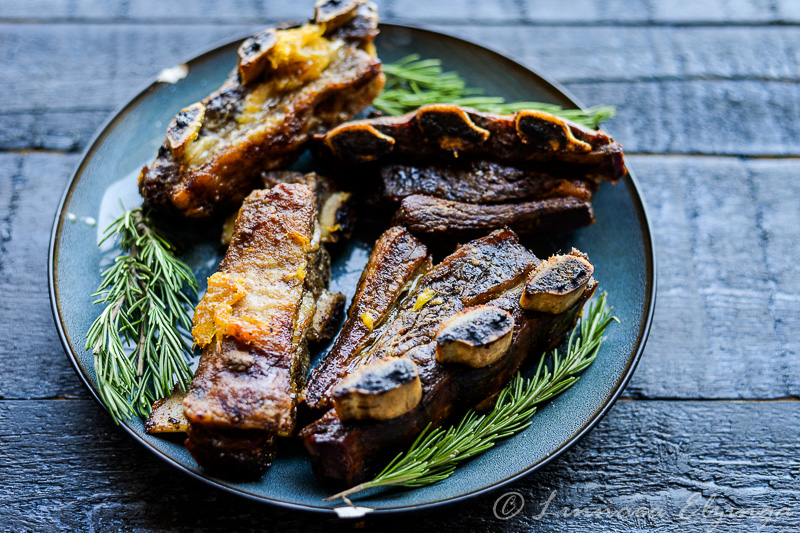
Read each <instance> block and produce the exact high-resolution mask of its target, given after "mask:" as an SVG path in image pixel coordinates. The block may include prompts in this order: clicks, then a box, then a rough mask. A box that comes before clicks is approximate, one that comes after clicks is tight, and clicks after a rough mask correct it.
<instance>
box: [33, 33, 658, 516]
mask: <svg viewBox="0 0 800 533" xmlns="http://www.w3.org/2000/svg"><path fill="white" fill-rule="evenodd" d="M238 45H239V41H235V42H231V43H228V44H226V45H223V46H221V47H218V48H215V49H214V50H211V51H209V52H207V53H205V54H203V55H201V56H199V57H197V58H195V59H192V60H191V61H189V62H188V63H187V64H188V66H189V74H188V76H186V78H184V79H183V80H180V81H179V82H177V83H175V84H169V83H159V82H156V83H153V84H152V85H150V86H149V87H147V89H145V90H144V91H143V92H142V93H140V94H139V95H138V96H136V97H135V98H134V99H133V100H132V101H131V102H129V103H128V104H127V105H126V106H125V107H124V108H122V110H121V111H120V112H119V113H117V114H116V115H115V116H114V117H113V118H112V119H111V121H110V122H109V123H108V124H106V126H105V127H104V128H103V129H102V130H101V131H100V132H99V134H98V135H97V137H96V138H95V140H94V142H92V144H91V145H90V147H89V149H88V150H87V151H86V154H85V155H84V157H83V160H82V161H81V163H80V165H79V166H78V168H77V170H76V171H75V175H74V176H73V177H72V180H71V181H70V184H69V186H68V187H67V190H66V192H65V193H64V198H63V200H62V201H61V206H60V207H59V209H58V212H57V213H56V219H55V223H54V225H53V233H52V237H51V245H50V264H49V266H50V295H51V301H52V306H53V313H54V315H55V319H56V324H57V327H58V330H59V335H60V336H61V340H62V342H63V344H64V348H65V350H66V352H67V355H68V357H69V358H70V360H71V361H72V363H73V365H74V366H75V369H76V371H77V373H78V376H80V378H81V379H82V380H83V381H84V383H85V384H86V386H87V387H88V388H89V390H90V391H91V392H92V394H93V395H95V397H96V396H97V390H96V382H95V375H94V369H93V367H92V356H91V353H89V352H88V351H86V350H84V349H83V343H84V335H85V334H86V331H87V329H88V328H89V325H90V324H91V322H92V320H93V319H94V318H95V317H96V316H97V314H98V313H99V307H96V306H93V305H92V298H90V297H89V295H90V294H91V293H92V292H93V291H94V290H95V288H96V287H97V285H98V283H99V281H100V271H101V268H102V267H104V266H105V265H106V264H107V263H108V262H109V261H110V259H111V257H112V256H113V249H110V248H109V247H105V248H98V246H97V244H98V240H99V238H100V233H101V231H102V228H104V227H106V225H107V224H108V223H109V222H110V221H111V220H112V219H113V218H115V217H116V216H117V214H119V213H120V212H121V210H122V205H123V204H124V206H125V207H126V208H130V207H133V206H136V205H139V204H140V202H141V198H139V195H138V193H137V190H136V178H137V176H138V172H139V170H140V169H141V168H142V165H144V164H146V163H148V162H150V161H151V160H152V159H153V157H154V156H155V153H156V151H157V149H158V147H159V145H160V144H161V142H162V140H163V138H164V131H165V129H166V126H167V124H168V123H169V121H170V120H171V118H172V117H173V116H174V115H175V113H176V112H177V111H178V110H180V109H181V108H183V107H184V106H186V105H189V104H191V103H193V102H196V101H198V100H200V99H201V98H203V97H204V96H206V95H207V94H208V93H209V92H211V91H212V90H213V89H215V88H216V87H218V86H219V85H220V84H221V83H222V82H223V81H224V79H225V78H226V76H227V74H228V72H230V70H231V68H232V66H233V65H235V64H236V50H237V47H238ZM377 46H378V51H379V54H380V57H381V58H382V59H383V60H384V61H386V62H390V61H394V60H397V59H399V58H401V57H404V56H406V55H408V54H411V53H415V52H416V53H419V54H420V55H422V56H423V57H438V58H441V59H442V60H443V62H444V66H445V68H446V69H448V70H450V69H452V70H456V71H458V72H460V73H461V74H462V75H463V76H464V77H465V78H466V79H467V80H468V82H469V84H470V85H471V86H474V87H482V88H483V89H485V91H486V93H487V94H490V95H500V96H504V97H506V98H507V99H508V100H509V101H514V100H517V101H518V100H527V101H531V100H536V101H542V102H552V103H555V104H560V105H562V106H566V107H578V104H577V103H576V101H575V100H574V99H573V98H572V97H570V96H568V95H567V94H566V93H565V91H564V90H563V89H561V88H559V87H558V86H556V85H554V84H553V83H552V82H549V81H547V80H545V79H544V78H542V77H541V76H539V75H537V74H535V73H534V72H532V71H530V70H529V69H527V68H525V67H523V66H521V65H520V64H519V63H516V62H514V61H512V60H510V59H508V58H506V57H504V56H502V55H500V54H498V53H496V52H492V51H490V50H487V49H485V48H483V47H480V46H478V45H475V44H472V43H469V42H466V41H463V40H461V39H457V38H454V37H450V36H447V35H443V34H440V33H435V32H432V31H428V30H423V29H417V28H411V27H406V26H396V25H390V24H386V25H383V26H382V27H381V34H380V37H379V38H378V40H377ZM302 164H303V163H302V161H301V163H300V165H302ZM594 209H595V211H596V214H597V223H596V224H594V225H593V226H591V227H589V228H585V229H582V230H580V231H577V232H575V233H573V234H570V235H567V236H563V237H559V238H555V239H552V240H547V241H541V240H540V241H537V242H535V243H532V247H533V249H534V252H536V253H537V254H538V255H539V256H540V257H546V256H547V255H549V254H551V253H553V252H555V251H557V250H568V249H570V247H571V246H576V247H578V248H579V249H581V250H582V251H584V252H586V253H588V254H589V256H590V257H591V260H592V262H593V263H594V265H595V267H596V271H595V275H596V277H597V279H598V280H599V281H600V287H601V290H604V291H607V292H608V294H609V300H610V302H611V304H612V305H614V307H615V314H616V315H617V316H618V317H619V318H620V320H621V324H618V325H614V326H612V327H610V328H609V330H608V333H607V339H606V341H605V343H604V344H603V348H602V350H601V352H600V354H599V356H598V358H597V361H596V362H595V363H594V364H593V365H592V366H591V367H590V368H589V369H588V370H587V371H586V373H585V374H584V375H583V377H582V378H581V380H580V381H579V382H578V383H577V384H576V385H575V386H574V387H572V388H571V389H569V390H568V391H567V392H566V393H565V394H563V395H562V396H560V397H558V398H557V399H555V400H554V401H553V402H551V403H550V404H548V405H546V406H544V407H543V408H542V409H541V410H540V411H539V412H538V413H537V414H536V416H535V417H534V420H533V424H532V425H531V426H530V427H529V428H528V429H526V430H525V431H524V432H522V433H521V434H519V435H517V436H515V437H513V438H510V439H507V440H505V441H503V442H500V443H499V444H498V445H496V446H495V447H494V448H492V449H491V450H489V451H488V452H487V453H485V454H483V455H482V456H480V457H478V458H476V459H474V460H472V461H470V462H469V463H467V464H464V465H462V466H461V467H460V468H458V470H457V471H456V473H455V474H454V475H453V476H452V477H451V478H449V479H447V480H446V481H444V482H441V483H438V484H436V485H432V486H429V487H425V488H421V489H417V490H411V491H398V490H394V491H375V492H372V493H367V494H363V495H360V496H359V497H358V498H357V499H356V500H355V502H357V505H360V506H365V507H370V508H372V509H374V510H375V512H391V511H403V510H411V509H420V508H425V507H432V506H436V505H441V504H443V503H447V502H454V501H457V500H463V499H464V498H468V497H471V496H476V495H478V494H481V493H484V492H486V491H489V490H492V489H496V488H498V487H500V486H502V485H504V484H507V483H510V482H511V481H513V480H515V479H517V478H519V477H521V476H523V475H525V474H529V473H531V472H533V471H534V470H536V469H538V468H540V467H542V466H543V465H544V464H546V463H548V462H549V461H551V460H553V459H554V458H555V457H557V456H558V455H560V454H562V453H563V452H564V451H566V450H567V449H568V448H569V447H570V446H572V445H573V444H575V442H577V441H578V440H579V439H580V438H581V437H582V436H583V435H585V434H586V433H587V432H588V431H589V430H591V429H592V428H593V427H594V426H595V425H596V424H597V423H598V422H599V421H600V419H601V418H602V417H603V415H604V414H605V413H606V412H607V411H608V410H609V409H610V408H611V405H612V404H613V403H614V401H615V400H616V399H617V397H618V396H619V394H620V393H621V392H622V390H623V388H624V387H625V385H626V384H627V383H628V380H629V379H630V377H631V375H632V374H633V371H634V368H635V367H636V363H637V361H638V359H639V356H640V354H641V352H642V349H643V348H644V343H645V340H646V338H647V333H648V330H649V327H650V320H651V317H652V312H653V305H654V301H655V265H654V259H653V243H652V240H651V235H650V229H649V227H648V222H647V216H646V213H645V209H644V205H643V203H642V199H641V196H640V194H639V189H638V187H637V185H636V181H635V179H634V178H633V176H629V177H627V178H625V179H624V180H623V181H621V182H620V183H618V184H617V185H615V186H612V185H609V184H606V185H604V186H603V187H601V188H600V191H599V193H598V194H597V196H596V197H595V199H594ZM92 222H96V223H95V224H92ZM167 229H168V230H174V231H176V232H181V234H182V235H184V234H186V232H185V231H182V230H181V229H180V228H167ZM218 235H219V234H218V231H216V230H214V231H208V232H206V233H205V234H202V235H198V234H196V233H194V234H191V235H186V236H185V238H184V237H181V241H182V242H183V243H184V244H186V247H185V248H186V251H185V252H184V253H183V259H184V260H186V261H187V262H188V264H189V265H190V266H191V267H192V268H193V269H194V272H195V274H196V276H197V279H198V280H200V281H201V284H202V283H204V282H205V279H206V277H207V276H209V275H211V274H212V273H213V272H214V271H215V270H216V268H217V264H218V262H219V260H220V259H221V254H220V250H219V248H218V246H217V239H218ZM370 245H371V243H370V242H365V241H364V240H359V239H357V238H356V239H354V241H353V242H351V243H350V244H348V245H347V246H346V247H345V248H344V249H342V250H339V251H338V253H337V254H336V255H335V258H334V261H333V281H332V284H331V285H332V289H333V290H335V291H342V292H344V293H345V294H348V295H349V296H352V294H353V292H354V290H355V284H356V282H357V281H358V277H359V275H360V273H361V269H362V267H363V265H364V264H365V263H366V260H367V257H368V255H369V252H370ZM320 356H321V354H316V359H317V360H318V359H319V357H320ZM122 427H123V429H124V430H125V431H127V432H128V433H130V435H131V436H132V437H133V438H134V439H136V440H138V441H139V442H141V443H142V445H144V446H145V447H147V448H149V449H150V450H152V451H153V452H154V453H155V454H156V455H157V456H158V457H160V458H162V459H164V460H165V461H167V462H169V463H171V464H172V465H174V466H175V467H177V468H179V469H181V470H183V471H184V472H187V473H189V474H191V475H193V476H195V477H197V478H200V479H202V480H204V481H206V482H207V483H209V484H211V485H214V486H217V487H220V488H222V489H225V490H228V491H230V492H233V493H236V494H240V495H242V496H246V497H248V498H253V499H256V500H260V501H264V502H268V503H272V504H275V505H280V506H283V507H290V508H295V509H302V510H308V511H320V512H329V513H330V512H332V511H333V509H334V507H336V506H337V505H340V504H337V503H325V502H323V501H322V500H323V498H324V497H326V496H328V495H329V493H328V492H326V491H325V490H324V489H323V488H322V487H320V485H319V484H318V483H317V482H316V480H315V479H314V476H313V474H312V472H311V466H310V464H309V462H308V461H307V459H306V457H305V455H304V451H303V450H302V446H301V445H300V444H299V443H297V444H296V443H291V444H288V443H287V445H285V446H283V449H282V450H281V451H280V454H279V458H278V459H277V460H276V461H275V463H274V465H273V466H272V468H271V469H270V470H269V471H268V472H267V474H266V475H265V476H264V477H263V478H262V479H261V480H260V481H258V482H255V483H231V482H228V481H225V480H221V479H217V478H214V477H211V476H208V475H207V474H206V473H204V472H203V470H202V469H200V468H199V467H198V465H197V463H195V462H194V460H193V459H192V458H191V456H190V455H189V453H188V452H187V451H186V449H185V448H184V447H183V446H182V445H181V444H179V443H178V441H176V440H165V439H163V438H157V437H151V436H149V435H146V434H145V433H144V428H143V425H142V422H141V421H139V420H134V421H131V422H127V423H125V424H123V425H122ZM295 444H296V445H295Z"/></svg>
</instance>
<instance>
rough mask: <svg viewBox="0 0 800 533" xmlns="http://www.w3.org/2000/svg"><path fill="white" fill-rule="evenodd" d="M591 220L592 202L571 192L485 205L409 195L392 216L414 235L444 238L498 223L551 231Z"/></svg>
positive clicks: (466, 235) (479, 231)
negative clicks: (570, 194)
mask: <svg viewBox="0 0 800 533" xmlns="http://www.w3.org/2000/svg"><path fill="white" fill-rule="evenodd" d="M593 222H594V212H593V211H592V204H591V203H590V202H589V201H588V200H581V199H579V198H576V197H572V196H567V197H564V198H548V199H546V200H534V201H529V202H518V203H502V204H490V205H485V204H470V203H465V202H454V201H451V200H442V199H439V198H435V197H433V196H425V195H413V196H409V197H407V198H406V199H405V200H403V202H402V203H401V204H400V208H399V209H398V210H397V213H395V217H394V223H395V224H402V225H404V226H406V227H407V228H408V229H409V230H410V231H411V232H413V233H415V234H417V235H420V236H426V237H432V238H436V239H446V240H451V239H453V238H462V239H463V238H471V237H475V236H476V235H482V234H485V233H486V232H487V231H490V230H492V229H494V228H496V227H498V226H500V227H502V226H507V227H510V228H511V229H513V230H514V231H516V232H518V233H521V234H552V233H564V232H568V231H572V230H575V229H578V228H581V227H584V226H588V225H589V224H592V223H593Z"/></svg>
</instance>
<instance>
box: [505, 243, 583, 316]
mask: <svg viewBox="0 0 800 533" xmlns="http://www.w3.org/2000/svg"><path fill="white" fill-rule="evenodd" d="M593 273H594V266H592V264H591V263H590V262H589V260H588V259H587V258H586V256H585V255H584V254H582V253H581V252H579V251H578V250H576V249H574V248H573V249H572V251H571V252H570V253H569V254H564V255H556V256H553V257H551V258H550V259H548V260H547V261H545V262H543V263H541V264H540V265H538V266H537V267H536V268H535V269H533V271H532V272H531V274H530V276H529V278H528V281H527V283H526V284H525V290H524V291H523V292H522V296H521V297H520V302H519V303H520V305H521V306H522V307H523V308H525V309H527V310H529V311H539V312H542V313H551V314H558V313H562V312H564V310H565V309H568V308H569V307H570V306H571V305H572V304H574V303H575V301H576V300H577V299H578V298H580V297H581V295H582V294H583V291H584V290H585V289H586V285H587V284H588V283H589V280H590V279H591V278H592V274H593Z"/></svg>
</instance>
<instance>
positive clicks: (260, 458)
mask: <svg viewBox="0 0 800 533" xmlns="http://www.w3.org/2000/svg"><path fill="white" fill-rule="evenodd" d="M186 448H187V449H188V450H189V453H191V454H192V457H194V459H195V460H196V461H197V462H198V463H199V464H200V465H201V466H202V467H203V468H204V469H205V470H206V471H207V472H208V473H209V474H211V475H215V476H219V477H223V478H225V479H231V480H250V479H253V478H255V477H257V476H259V475H261V474H262V473H263V472H264V471H265V470H266V469H267V468H269V466H270V465H271V464H272V460H273V459H274V458H275V449H276V447H275V437H274V436H273V435H270V434H269V433H266V432H264V431H260V430H255V429H225V430H220V429H212V430H207V429H205V428H203V427H201V426H192V427H191V428H190V429H189V438H188V439H187V440H186Z"/></svg>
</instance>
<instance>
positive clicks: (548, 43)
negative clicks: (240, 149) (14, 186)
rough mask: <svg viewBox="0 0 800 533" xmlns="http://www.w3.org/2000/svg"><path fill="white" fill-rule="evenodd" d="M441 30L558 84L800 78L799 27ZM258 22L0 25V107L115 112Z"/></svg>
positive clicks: (23, 110)
mask: <svg viewBox="0 0 800 533" xmlns="http://www.w3.org/2000/svg"><path fill="white" fill-rule="evenodd" d="M437 28H438V29H441V30H443V31H446V32H449V33H453V34H456V35H459V36H463V37H465V38H469V39H474V40H476V41H478V42H482V43H485V44H486V45H488V46H491V47H495V48H497V49H498V50H500V51H505V52H507V53H509V54H511V55H512V56H515V57H518V58H519V59H520V60H522V61H523V62H525V63H527V64H529V65H531V66H533V67H534V68H536V69H538V70H540V71H541V72H543V73H546V74H547V75H548V76H551V77H553V78H554V79H557V80H559V81H561V82H567V83H569V82H572V83H580V82H584V83H585V82H594V81H605V82H608V81H620V82H627V81H652V80H654V79H658V80H664V79H666V80H684V79H697V78H702V79H754V80H761V79H766V80H785V81H791V80H800V62H798V61H796V58H797V57H800V28H795V27H776V28H713V29H709V28H630V29H626V30H625V31H619V30H618V29H614V28H570V27H557V28H529V27H522V26H510V27H507V28H500V27H497V26H488V27H487V26H466V27H452V28H451V27H446V26H438V27H437ZM256 29H258V26H253V25H241V26H226V27H219V26H211V25H203V26H199V27H193V28H188V27H180V26H169V25H149V26H131V25H115V26H109V27H106V26H98V27H91V31H87V30H86V28H85V27H84V26H81V25H78V24H70V25H64V26H58V27H55V28H54V27H51V26H48V25H14V24H0V49H3V50H6V54H7V57H6V58H5V59H7V63H8V67H7V68H5V69H3V71H2V72H0V81H2V82H3V83H5V84H8V85H9V86H12V85H15V84H16V85H17V86H19V85H20V84H23V86H22V87H20V89H21V90H19V91H12V92H11V93H10V94H9V95H7V97H6V98H4V99H3V101H2V102H0V112H1V113H12V112H13V113H26V112H31V111H38V112H41V111H42V110H60V111H67V110H87V109H92V110H95V109H111V108H114V107H116V106H119V105H120V104H122V103H123V102H124V101H125V100H126V99H127V98H129V97H130V96H131V94H132V91H134V90H136V89H137V88H138V87H139V86H142V85H144V84H145V83H146V82H147V81H148V79H151V78H153V77H155V75H156V74H157V73H158V72H159V71H160V70H161V69H162V68H164V67H169V66H172V65H174V64H177V63H179V62H181V61H183V60H185V59H187V58H189V57H191V56H192V55H195V54H196V53H197V52H198V51H200V50H204V49H206V48H207V47H209V46H212V45H213V44H215V43H218V42H220V41H223V40H226V39H228V38H234V37H236V36H238V35H244V34H246V33H248V32H250V31H254V30H256Z"/></svg>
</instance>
